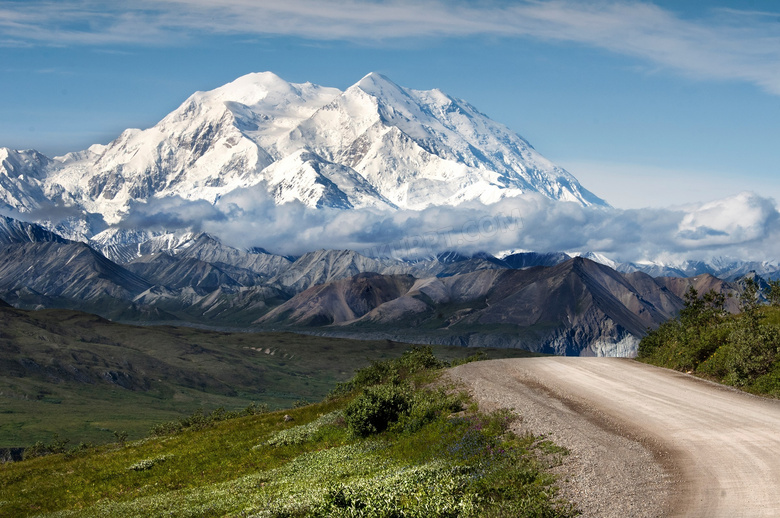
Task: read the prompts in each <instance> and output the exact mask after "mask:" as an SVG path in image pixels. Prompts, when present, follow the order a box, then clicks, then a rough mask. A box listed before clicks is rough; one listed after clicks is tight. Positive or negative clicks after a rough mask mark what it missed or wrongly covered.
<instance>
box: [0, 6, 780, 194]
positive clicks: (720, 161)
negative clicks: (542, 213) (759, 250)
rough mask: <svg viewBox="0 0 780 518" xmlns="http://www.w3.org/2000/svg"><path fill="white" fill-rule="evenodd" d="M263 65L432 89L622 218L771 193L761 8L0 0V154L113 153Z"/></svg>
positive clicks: (771, 126) (774, 179)
mask: <svg viewBox="0 0 780 518" xmlns="http://www.w3.org/2000/svg"><path fill="white" fill-rule="evenodd" d="M123 4H130V5H132V6H133V7H127V6H125V5H123ZM263 70H270V71H273V72H275V73H277V74H278V75H280V76H281V77H283V78H285V79H287V80H288V81H292V82H305V81H311V82H313V83H317V84H322V85H326V86H335V87H339V88H342V89H343V88H346V87H348V86H349V85H351V84H353V83H355V82H357V81H358V80H359V79H360V78H361V77H362V76H363V75H365V74H366V73H368V72H370V71H379V72H381V73H383V74H385V75H387V76H388V77H390V78H391V79H393V80H394V81H395V82H397V83H399V84H401V85H403V86H407V87H412V88H418V89H429V88H440V89H442V90H444V91H445V92H447V93H449V94H451V95H454V96H457V97H461V98H463V99H466V100H467V101H469V102H470V103H471V104H473V105H475V106H476V107H477V108H478V109H480V110H481V111H482V112H484V113H486V114H487V115H489V116H490V117H492V118H494V119H496V120H498V121H500V122H503V123H505V124H506V125H508V126H509V127H510V128H512V129H513V130H515V131H517V132H518V133H519V134H520V135H522V136H524V137H525V138H526V139H528V140H529V141H530V142H531V143H532V144H533V145H534V146H535V147H536V148H537V149H538V150H539V151H540V152H542V154H544V155H545V156H547V157H548V158H550V159H551V160H553V161H555V162H557V163H559V164H561V165H563V166H564V167H566V168H567V169H568V170H569V171H570V172H572V173H573V174H574V175H575V176H576V177H578V178H579V179H580V181H581V182H582V183H583V184H584V185H585V186H586V187H588V188H589V189H590V190H592V191H594V192H595V193H596V194H598V195H600V196H601V197H603V198H605V199H607V201H609V202H610V203H611V204H613V205H614V206H616V207H620V208H636V207H646V206H652V207H665V206H669V205H676V204H683V203H688V202H702V201H710V200H714V199H718V198H723V197H726V196H729V195H733V194H736V193H738V192H740V191H742V190H750V191H754V192H756V193H758V194H760V195H762V196H769V197H773V198H774V199H776V200H780V166H778V164H780V5H777V4H775V3H774V2H765V1H764V2H758V1H707V2H702V1H684V0H682V1H663V2H661V1H656V2H628V1H608V2H599V1H593V2H577V1H566V0H558V1H501V0H491V1H485V2H482V1H457V2H443V1H435V0H423V1H419V2H412V1H408V0H388V1H360V0H347V1H336V0H328V1H318V2H313V1H306V0H286V1H285V2H284V3H283V4H282V5H280V3H279V2H264V1H251V0H223V1H214V0H210V1H207V0H156V1H155V2H150V1H146V0H138V1H134V2H132V3H130V2H127V3H124V2H123V3H119V2H99V1H89V0H61V1H40V0H21V1H0V74H1V75H0V78H2V80H0V146H5V147H12V148H20V149H21V148H35V149H38V150H39V151H41V152H43V153H45V154H47V155H50V156H53V155H56V154H62V153H64V152H67V151H75V150H80V149H84V148H86V147H88V146H89V145H90V144H92V143H96V142H100V143H106V142H108V141H110V140H112V139H113V138H115V137H116V136H117V135H118V134H119V133H120V132H121V131H122V130H123V129H125V128H128V127H140V128H145V127H148V126H151V125H153V124H155V123H156V122H157V121H158V120H159V119H161V118H162V117H163V116H165V115H166V114H167V113H168V112H170V111H171V110H173V109H174V108H176V107H177V106H178V105H179V104H180V103H181V102H182V101H183V100H184V99H186V98H187V97H188V96H189V95H190V94H191V93H193V92H194V91H196V90H207V89H211V88H215V87H217V86H219V85H222V84H224V83H227V82H229V81H231V80H233V79H235V78H236V77H238V76H240V75H243V74H246V73H249V72H255V71H263Z"/></svg>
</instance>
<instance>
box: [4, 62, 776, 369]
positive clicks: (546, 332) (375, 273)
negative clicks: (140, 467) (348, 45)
mask: <svg viewBox="0 0 780 518" xmlns="http://www.w3.org/2000/svg"><path fill="white" fill-rule="evenodd" d="M517 197H526V198H527V199H528V200H530V202H531V203H536V202H539V201H540V200H541V201H544V202H545V203H548V202H547V200H553V201H554V202H569V203H570V204H574V205H566V207H591V208H593V209H594V210H596V211H601V210H602V208H604V209H606V208H608V207H609V206H608V205H607V204H606V203H605V202H604V201H603V200H601V199H600V198H598V197H597V196H595V195H594V194H592V193H591V192H589V191H588V190H587V189H585V188H584V187H582V186H581V185H580V184H579V182H578V181H577V180H576V179H575V178H574V177H573V176H572V175H571V174H569V173H568V172H566V171H565V170H563V169H562V168H560V167H558V166H556V165H554V164H553V163H551V162H550V161H549V160H547V159H545V158H544V157H542V156H541V155H540V154H539V153H538V152H537V151H536V150H534V148H533V147H532V146H531V145H530V144H529V143H528V142H526V141H525V140H524V139H523V138H522V137H520V136H519V135H517V134H516V133H514V132H512V131H511V130H509V129H508V128H506V127H505V126H503V125H501V124H499V123H497V122H494V121H492V120H490V119H489V118H488V117H487V116H485V115H483V114H481V113H480V112H479V111H477V110H476V109H475V108H474V107H473V106H471V105H470V104H468V103H467V102H465V101H462V100H460V99H455V98H453V97H450V96H448V95H446V94H444V93H443V92H441V91H439V90H429V91H419V90H411V89H407V88H403V87H400V86H398V85H396V84H395V83H393V82H392V81H390V80H389V79H388V78H386V77H384V76H382V75H380V74H373V73H372V74H369V75H367V76H365V77H364V78H363V79H361V80H360V81H359V82H358V83H356V84H354V85H353V86H351V87H349V88H347V89H346V90H345V91H340V90H338V89H335V88H326V87H322V86H317V85H313V84H311V83H304V84H292V83H288V82H286V81H284V80H282V79H280V78H279V77H277V76H275V75H274V74H272V73H268V72H266V73H259V74H249V75H246V76H243V77H241V78H238V79H237V80H235V81H233V82H232V83H229V84H227V85H224V86H222V87H220V88H217V89H215V90H212V91H209V92H197V93H195V94H194V95H192V96H191V97H190V98H189V99H187V100H186V101H185V102H184V103H183V104H182V105H181V106H180V107H179V108H177V109H176V110H174V111H173V112H172V113H170V114H169V115H167V116H166V117H165V118H163V119H162V120H161V121H160V122H159V123H158V124H157V125H155V126H154V127H152V128H149V129H146V130H136V129H130V130H126V131H124V132H123V133H122V134H121V135H120V136H119V137H118V138H117V139H116V140H114V141H113V142H110V143H109V144H108V145H93V146H91V147H90V148H89V149H87V150H84V151H81V152H77V153H70V154H67V155H65V156H62V157H55V158H49V157H46V156H44V155H42V154H40V153H38V152H37V151H34V150H27V151H18V150H11V149H6V148H0V212H4V213H6V214H8V215H14V216H18V217H0V298H3V299H4V300H6V301H7V302H9V303H11V304H13V305H14V306H16V307H20V308H28V309H30V308H44V307H46V308H69V309H80V310H85V311H90V312H94V313H97V314H99V315H102V316H104V317H107V318H111V319H115V320H127V321H153V322H168V321H170V322H190V323H194V324H200V325H207V326H226V327H241V328H250V327H253V328H263V329H269V328H285V329H295V330H304V331H306V332H318V333H329V334H349V335H353V336H371V337H386V338H392V339H394V340H404V341H410V342H427V343H443V344H456V345H468V346H479V345H494V346H500V347H518V348H525V349H529V350H533V351H541V352H550V353H556V354H586V355H587V354H597V355H630V354H632V353H633V352H634V351H635V350H636V345H637V342H638V339H639V338H640V337H641V336H642V335H643V334H644V333H645V332H646V330H647V329H648V328H652V327H654V326H657V325H658V324H660V323H661V322H662V321H664V320H665V319H667V318H670V317H671V316H673V315H674V314H675V313H676V312H677V311H678V310H679V309H680V308H681V307H682V299H681V297H682V296H683V293H684V292H685V289H687V286H689V285H694V286H697V287H701V288H705V287H706V289H710V288H712V289H715V290H717V291H720V292H723V293H730V294H735V293H738V292H739V290H740V286H739V285H738V284H733V283H730V282H729V281H733V280H736V279H738V278H740V277H742V276H744V275H746V274H748V273H751V272H755V273H756V274H758V275H762V276H765V277H779V276H780V266H778V265H777V264H776V263H771V262H766V263H743V262H733V261H727V260H722V261H713V262H710V263H704V262H690V261H689V262H685V263H681V264H661V263H650V262H648V263H617V262H613V261H611V260H610V259H609V258H607V257H604V256H603V255H598V254H584V255H580V256H578V257H572V256H570V255H567V254H566V253H563V252H557V253H544V254H540V253H534V252H520V253H511V254H506V255H502V256H500V257H496V256H494V255H491V254H488V253H476V254H468V255H464V254H463V253H461V252H457V251H448V250H443V251H442V250H439V251H438V252H439V253H435V252H431V255H430V256H429V257H410V258H408V259H404V260H401V259H388V258H381V257H368V256H367V255H362V254H360V253H358V252H356V251H353V250H331V249H325V250H315V251H309V252H308V253H304V254H303V255H299V256H285V255H278V254H273V253H269V252H268V251H267V250H265V249H263V248H258V247H253V248H247V249H240V248H236V247H232V246H227V245H226V244H225V242H223V241H222V240H221V239H220V236H219V235H212V234H207V233H203V232H200V231H196V230H195V229H196V228H197V227H198V221H199V220H200V219H199V218H201V215H202V214H212V216H213V217H215V218H216V219H220V218H222V219H227V220H230V221H231V223H233V224H234V225H233V227H232V231H233V232H238V233H249V232H250V229H252V228H257V227H258V226H264V225H265V226H274V225H277V224H281V223H283V224H286V225H289V226H290V229H291V230H290V235H291V236H295V235H296V234H298V233H300V232H314V231H319V232H321V233H322V234H323V236H322V240H324V241H326V242H327V239H328V233H327V231H326V230H322V229H323V228H326V227H325V226H322V225H320V224H319V223H316V222H315V224H314V225H313V226H311V227H306V228H302V229H301V230H300V232H299V229H298V224H299V222H298V220H297V219H296V218H303V217H315V219H316V217H317V216H312V214H314V213H316V214H331V215H332V214H338V215H344V214H353V215H356V216H354V217H352V219H349V218H345V219H344V221H349V222H350V223H349V224H351V225H353V226H355V227H356V228H358V234H359V233H365V234H371V235H372V239H371V240H369V241H371V242H376V243H380V244H381V243H384V242H386V241H387V240H390V239H394V238H393V237H392V236H398V235H402V236H403V235H404V232H406V228H405V227H406V225H407V222H409V221H410V220H409V219H408V218H407V219H406V220H404V219H399V221H392V219H391V220H388V221H385V220H377V221H380V222H381V223H382V224H381V225H378V227H382V226H383V225H384V226H389V227H393V228H395V229H398V230H400V233H397V232H396V233H392V232H391V233H390V234H388V235H390V236H391V237H388V238H387V240H383V236H384V234H383V233H382V232H383V231H384V230H386V229H384V228H378V227H377V228H373V227H371V228H366V229H363V228H362V227H361V223H362V220H361V218H362V217H365V216H366V215H367V214H382V215H383V216H382V217H384V215H385V214H388V215H390V216H388V217H390V218H392V215H394V214H395V215H398V214H400V213H401V211H406V212H405V213H404V217H406V215H409V218H412V219H413V218H414V217H415V215H416V214H420V212H419V211H428V210H429V209H434V210H433V212H427V213H426V214H427V217H429V218H433V220H434V225H435V224H436V223H437V221H438V218H437V216H438V215H440V214H444V210H445V208H446V209H447V210H450V208H452V207H456V209H452V210H457V211H461V212H462V213H465V214H469V212H468V211H469V210H471V209H470V208H473V207H475V206H479V207H482V208H484V207H486V206H489V205H491V204H498V203H505V201H504V200H507V199H510V198H517ZM545 198H546V199H547V200H545ZM258 199H261V200H262V201H263V203H266V202H267V203H270V206H271V207H273V208H274V209H278V210H280V211H281V210H282V209H283V208H284V207H288V208H289V207H290V206H293V207H300V211H299V212H294V211H293V212H280V213H279V214H278V218H277V219H275V216H274V217H270V216H269V217H263V216H253V217H255V219H252V220H247V219H245V218H246V214H247V212H245V211H243V209H242V207H243V206H245V205H252V204H254V203H256V202H257V200H258ZM262 206H263V207H265V205H262ZM209 211H211V212H209ZM249 213H251V214H255V213H252V212H251V211H250V212H249ZM188 214H190V215H189V216H188ZM302 215H305V216H302ZM28 216H29V217H28ZM188 217H189V218H190V219H187V218H188ZM166 218H167V219H166ZM171 218H173V219H176V220H177V221H178V220H182V221H185V220H186V221H192V222H194V223H182V224H178V223H177V224H176V225H175V229H176V230H172V229H171V228H170V226H169V225H168V223H170V221H171ZM258 218H259V219H258ZM279 218H281V219H279ZM20 219H28V220H34V221H40V222H41V225H37V224H34V223H27V222H23V221H21V220H20ZM444 219H445V218H442V220H444ZM508 219H511V218H508ZM282 220H283V221H282ZM339 221H340V220H339ZM480 221H481V220H480ZM304 223H305V222H301V225H303V224H304ZM385 223H387V225H385ZM493 223H495V221H494V220H493V219H491V225H492V224H493ZM518 223H521V222H518ZM331 224H337V223H333V221H331ZM369 226H370V225H369ZM521 226H522V225H520V227H521ZM441 227H442V228H443V229H445V230H443V231H446V228H447V223H446V222H445V221H442V222H441ZM420 228H428V227H420ZM312 229H314V230H312ZM423 231H424V230H420V232H423ZM551 231H555V232H567V231H569V230H567V229H559V230H556V229H551ZM510 237H511V236H510ZM357 241H358V242H369V241H361V240H360V239H357ZM256 244H259V245H261V246H267V245H264V244H263V243H256ZM388 246H390V247H392V246H391V245H388ZM510 246H511V245H510ZM312 248H314V247H312ZM334 248H335V246H334ZM369 255H381V254H369ZM670 277H674V278H677V280H669V278H670ZM716 277H719V278H721V279H724V280H720V279H719V278H716ZM680 278H684V279H683V280H679V279H680ZM736 300H737V299H736V298H733V297H732V299H730V302H729V303H730V304H734V303H735V302H734V301H736ZM732 309H733V308H732Z"/></svg>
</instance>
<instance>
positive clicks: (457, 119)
mask: <svg viewBox="0 0 780 518" xmlns="http://www.w3.org/2000/svg"><path fill="white" fill-rule="evenodd" d="M249 188H260V189H262V190H264V191H266V192H267V193H268V195H269V196H270V199H271V200H272V201H273V203H275V204H284V203H288V202H291V201H297V202H300V203H302V204H304V205H306V206H308V207H310V208H332V209H337V210H349V209H354V208H371V209H373V210H381V211H393V210H397V209H408V210H420V209H423V208H426V207H430V206H439V205H448V206H454V205H459V204H461V203H463V202H466V201H469V200H479V201H481V202H482V203H486V204H491V203H495V202H497V201H499V200H500V199H502V198H506V197H515V196H521V195H524V194H525V193H529V192H536V193H540V194H541V195H543V196H545V197H547V198H550V199H553V200H563V201H573V202H576V203H578V204H581V205H586V206H588V205H604V206H606V202H604V201H603V200H601V199H600V198H598V197H597V196H595V195H593V194H592V193H590V192H589V191H587V189H585V188H584V187H582V186H581V185H580V184H579V182H577V180H576V179H575V178H574V177H573V176H572V175H571V174H569V173H568V172H566V171H565V170H564V169H562V168H560V167H558V166H556V165H554V164H553V163H552V162H550V161H549V160H547V159H546V158H544V157H542V156H541V155H540V154H539V153H538V152H537V151H536V150H535V149H534V148H533V147H532V146H531V145H530V144H529V143H528V142H527V141H526V140H524V139H523V138H522V137H520V136H519V135H517V134H516V133H514V132H512V131H511V130H509V128H507V127H506V126H503V125H501V124H499V123H497V122H494V121H492V120H490V119H489V118H488V117H487V116H485V115H484V114H482V113H480V112H479V111H477V110H476V108H474V107H473V106H471V105H470V104H468V103H467V102H466V101H463V100H460V99H456V98H454V97H450V96H448V95H446V94H444V93H443V92H441V91H440V90H413V89H408V88H404V87H401V86H398V85H397V84H395V83H393V82H392V81H391V80H390V79H388V78H387V77H385V76H382V75H381V74H376V73H370V74H368V75H366V76H365V77H363V78H362V79H361V80H360V81H358V82H357V83H355V84H354V85H352V86H351V87H349V88H347V89H346V90H345V91H343V92H342V91H340V90H338V89H335V88H329V87H322V86H318V85H314V84H312V83H301V84H294V83H288V82H286V81H284V80H283V79H281V78H279V77H278V76H276V75H274V74H272V73H270V72H264V73H254V74H247V75H245V76H242V77H240V78H238V79H236V80H234V81H232V82H231V83H228V84H226V85H223V86H221V87H219V88H216V89H214V90H210V91H207V92H196V93H194V94H193V95H191V96H190V97H189V98H188V99H187V100H185V101H184V102H183V103H182V104H181V105H180V106H179V107H178V108H177V109H175V110H174V111H172V112H171V113H170V114H168V115H166V116H165V117H163V118H162V119H161V120H160V122H158V123H157V124H156V125H154V126H152V127H151V128H147V129H143V130H141V129H128V130H125V131H124V132H122V133H121V134H120V135H119V136H118V137H117V138H116V139H115V140H114V141H112V142H110V143H108V144H107V145H93V146H91V147H90V148H88V149H86V150H83V151H79V152H74V153H69V154H67V155H64V156H61V157H55V158H53V159H50V158H47V157H45V156H43V155H41V154H40V153H38V152H36V151H32V150H30V151H22V152H20V151H13V150H8V149H5V148H3V149H1V150H0V203H2V204H3V205H5V208H6V210H13V211H17V212H21V213H35V212H36V211H41V210H42V209H44V208H45V207H47V206H50V205H57V206H65V207H71V208H72V209H74V210H75V211H80V212H81V216H78V217H77V219H80V222H79V223H78V224H76V222H73V221H71V222H68V221H65V222H64V223H62V225H63V229H62V231H63V232H65V233H66V234H68V235H67V237H69V238H76V239H79V240H82V241H84V240H86V239H88V238H92V237H94V236H95V235H96V234H98V233H99V232H101V231H103V230H104V229H105V228H107V227H115V226H117V225H119V224H120V223H121V222H123V221H125V220H126V219H127V218H128V216H129V215H131V213H132V212H133V211H134V210H136V208H137V206H143V205H144V204H145V203H146V202H147V201H148V200H152V199H164V198H171V197H178V198H180V199H182V200H186V201H190V202H192V201H198V200H202V201H205V202H207V203H209V204H212V205H215V206H216V207H219V202H220V200H221V199H222V198H223V197H225V196H227V195H229V194H231V193H235V192H240V191H242V190H243V189H249ZM139 204H140V205H139ZM43 219H44V221H48V220H46V218H43ZM48 225H49V226H51V227H52V228H53V227H54V225H55V222H53V221H51V222H49V224H48ZM120 226H121V227H122V228H128V225H127V224H126V223H125V224H123V225H120ZM136 230H143V229H136ZM119 235H121V234H119Z"/></svg>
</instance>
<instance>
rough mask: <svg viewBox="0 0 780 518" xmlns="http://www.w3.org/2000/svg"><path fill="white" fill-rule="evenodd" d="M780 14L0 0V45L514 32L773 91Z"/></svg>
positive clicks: (568, 3) (431, 3)
mask: <svg viewBox="0 0 780 518" xmlns="http://www.w3.org/2000/svg"><path fill="white" fill-rule="evenodd" d="M779 16H780V13H772V12H757V11H739V10H735V9H712V10H708V11H706V12H702V13H701V16H700V17H698V18H695V19H692V18H684V17H681V16H679V15H677V14H675V13H673V12H671V11H668V10H664V9H662V8H660V7H658V6H656V5H654V4H652V3H646V2H635V1H607V0H604V1H595V2H579V1H574V0H550V1H539V0H527V1H522V2H495V1H486V2H444V1H440V0H423V1H420V2H411V1H410V0H386V1H369V0H346V1H344V0H285V1H284V2H276V1H255V0H221V1H218V2H215V1H213V0H208V1H207V0H156V1H154V2H151V1H147V0H140V1H136V2H132V3H129V2H128V3H121V4H119V3H117V4H113V5H112V4H108V3H106V2H96V1H90V0H64V1H58V2H53V1H43V0H28V1H26V2H0V42H3V41H5V42H11V43H13V44H14V45H22V44H52V45H63V44H67V45H73V44H78V45H106V44H175V43H177V42H180V41H181V40H182V38H188V37H195V36H196V35H198V34H203V33H209V34H224V35H242V36H246V35H261V36H268V35H285V36H297V37H303V38H309V39H320V40H354V41H361V42H370V43H374V44H382V43H383V42H392V41H397V40H400V39H406V38H439V37H468V36H499V37H525V38H535V39H541V40H545V41H551V42H556V41H557V42H571V43H575V44H584V45H588V46H591V47H596V48H600V49H604V50H607V51H610V52H613V53H617V54H622V55H628V56H632V57H635V58H639V59H641V60H643V61H645V62H647V63H651V64H653V65H655V66H660V67H663V68H667V69H671V70H675V71H677V72H678V73H681V74H685V75H688V76H691V77H696V78H709V79H720V80H738V81H746V82H750V83H753V84H755V85H758V86H760V87H761V88H763V89H764V90H766V91H767V92H770V93H773V94H776V95H780V22H778V18H779Z"/></svg>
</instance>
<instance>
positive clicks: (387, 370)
mask: <svg viewBox="0 0 780 518" xmlns="http://www.w3.org/2000/svg"><path fill="white" fill-rule="evenodd" d="M447 366H448V364H447V363H446V362H443V361H440V360H438V359H437V358H436V356H435V355H434V354H433V349H432V348H431V347H430V346H429V345H413V346H412V347H410V348H409V349H407V350H406V351H404V353H403V354H402V355H401V356H400V357H399V358H393V359H390V360H384V361H374V362H371V365H369V366H368V367H364V368H362V369H360V370H358V371H357V372H355V376H354V377H353V378H352V379H351V380H350V381H347V382H345V383H339V384H337V385H336V388H334V389H333V390H332V391H331V393H330V394H329V395H328V398H330V399H334V398H338V397H342V396H345V395H347V394H349V393H351V392H352V391H354V390H357V389H360V388H364V387H370V386H373V385H379V384H382V383H399V382H400V381H402V380H404V379H406V378H408V377H409V376H411V375H412V374H416V373H419V372H423V371H429V370H435V369H441V368H444V367H447Z"/></svg>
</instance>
